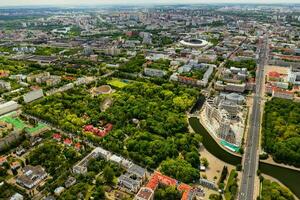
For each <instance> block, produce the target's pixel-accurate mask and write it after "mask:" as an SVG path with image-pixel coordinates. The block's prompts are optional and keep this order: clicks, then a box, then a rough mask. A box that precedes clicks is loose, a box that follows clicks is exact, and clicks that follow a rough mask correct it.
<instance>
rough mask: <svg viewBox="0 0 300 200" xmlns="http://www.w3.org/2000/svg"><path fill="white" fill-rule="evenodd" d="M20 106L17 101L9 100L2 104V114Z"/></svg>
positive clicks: (0, 107)
mask: <svg viewBox="0 0 300 200" xmlns="http://www.w3.org/2000/svg"><path fill="white" fill-rule="evenodd" d="M18 108H19V104H18V103H17V102H15V101H8V102H6V103H3V104H0V115H3V114H5V113H9V112H11V111H14V110H17V109H18Z"/></svg>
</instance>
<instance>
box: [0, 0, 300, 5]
mask: <svg viewBox="0 0 300 200" xmlns="http://www.w3.org/2000/svg"><path fill="white" fill-rule="evenodd" d="M125 3H127V4H141V3H147V4H149V3H151V4H153V3H166V4H169V3H170V4H172V3H300V0H288V1H286V0H184V1H182V0H0V6H22V5H92V4H125Z"/></svg>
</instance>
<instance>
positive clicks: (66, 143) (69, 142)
mask: <svg viewBox="0 0 300 200" xmlns="http://www.w3.org/2000/svg"><path fill="white" fill-rule="evenodd" d="M64 144H65V145H67V146H71V145H72V144H73V142H72V140H71V139H69V138H66V139H64Z"/></svg>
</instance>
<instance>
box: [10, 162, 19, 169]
mask: <svg viewBox="0 0 300 200" xmlns="http://www.w3.org/2000/svg"><path fill="white" fill-rule="evenodd" d="M19 167H21V165H20V162H18V161H15V162H12V163H11V164H10V168H12V169H17V168H19Z"/></svg>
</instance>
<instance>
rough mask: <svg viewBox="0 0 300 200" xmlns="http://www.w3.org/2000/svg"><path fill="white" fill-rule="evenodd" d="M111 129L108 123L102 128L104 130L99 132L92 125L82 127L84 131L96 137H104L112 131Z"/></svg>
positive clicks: (111, 126)
mask: <svg viewBox="0 0 300 200" xmlns="http://www.w3.org/2000/svg"><path fill="white" fill-rule="evenodd" d="M112 128H113V125H112V124H110V123H108V124H106V125H105V126H104V130H99V129H98V128H96V127H94V126H93V125H86V126H85V127H84V131H87V132H92V133H94V134H95V135H97V136H100V137H104V136H106V135H107V134H108V133H109V132H110V131H111V130H112Z"/></svg>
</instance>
